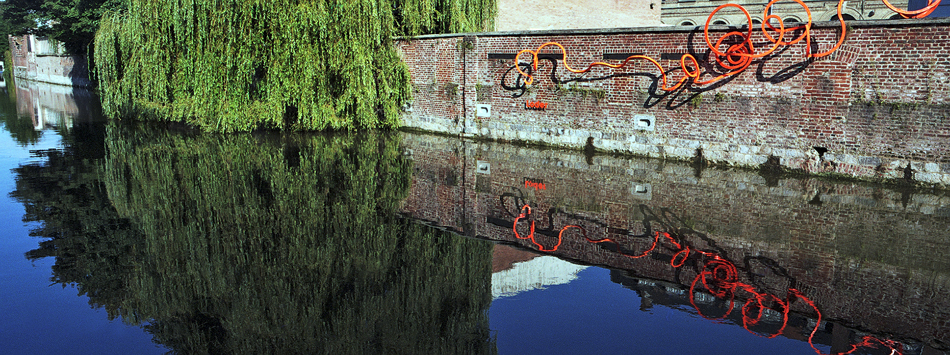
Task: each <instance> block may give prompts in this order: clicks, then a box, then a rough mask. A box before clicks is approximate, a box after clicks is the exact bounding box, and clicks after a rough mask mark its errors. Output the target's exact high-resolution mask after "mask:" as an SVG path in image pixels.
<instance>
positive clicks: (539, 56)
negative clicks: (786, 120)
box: [488, 26, 818, 110]
mask: <svg viewBox="0 0 950 355" xmlns="http://www.w3.org/2000/svg"><path fill="white" fill-rule="evenodd" d="M804 34H805V33H804V30H803V29H798V30H793V31H790V32H789V36H791V37H793V38H798V37H799V36H802V35H804ZM697 35H699V36H700V37H704V36H705V32H704V31H703V30H702V29H701V28H700V27H698V26H697V27H696V28H694V29H693V30H692V31H690V32H689V35H688V41H687V48H688V50H687V52H686V53H661V55H660V60H675V61H677V62H681V64H682V65H681V66H680V67H679V68H671V69H666V68H663V67H661V66H660V64H658V62H656V61H655V60H654V59H652V58H649V57H647V56H644V55H643V53H604V54H603V59H604V60H605V61H607V60H622V62H621V64H609V66H611V67H614V66H616V67H617V68H615V69H618V70H619V69H622V68H623V67H624V66H626V65H627V64H628V63H636V62H645V61H650V62H653V63H654V65H655V66H656V67H657V69H659V70H660V74H657V73H656V71H637V72H628V73H612V74H607V75H599V76H592V77H587V76H585V75H584V74H586V72H587V71H588V70H590V69H592V68H593V67H596V66H604V65H603V64H607V63H603V62H599V63H600V64H598V63H593V64H591V65H590V66H588V67H587V68H586V69H584V70H582V73H578V74H579V75H571V74H572V72H573V73H577V72H578V70H572V69H571V68H570V67H569V63H567V61H566V60H565V58H566V57H567V53H566V51H557V50H555V51H554V52H542V51H541V50H542V48H543V47H544V46H542V47H541V48H538V50H537V51H527V52H531V53H533V54H534V55H533V59H532V60H533V61H534V62H532V63H525V62H518V63H517V64H516V65H513V66H511V67H509V68H508V70H506V71H505V72H504V74H502V76H501V80H500V83H499V84H500V86H501V88H502V89H504V90H506V91H509V92H511V93H512V94H511V97H512V98H518V97H522V96H524V95H525V94H526V93H527V92H528V88H529V83H530V82H531V81H532V79H533V77H534V73H535V72H537V73H545V72H549V73H550V74H549V75H546V77H548V78H550V80H551V82H552V83H554V84H555V85H556V86H555V90H567V91H570V90H575V89H574V88H567V87H565V86H568V85H570V84H572V83H585V82H597V81H603V80H609V79H614V78H624V77H646V78H648V79H649V80H651V84H650V85H649V86H648V89H647V91H646V93H647V96H646V97H645V99H644V102H643V104H642V107H644V108H652V107H654V106H656V105H657V104H659V103H660V102H661V101H663V100H664V99H667V98H669V101H667V104H666V108H667V109H670V110H673V109H677V108H679V107H681V106H683V105H686V104H690V103H692V102H694V100H696V99H697V98H699V97H701V95H702V94H703V93H705V92H707V91H712V90H716V89H718V88H720V87H722V86H724V85H726V84H728V83H729V82H731V81H732V80H733V79H735V78H736V75H735V74H738V73H741V72H742V71H744V70H745V68H747V67H748V66H751V64H753V63H755V64H756V70H755V78H756V80H758V81H760V82H768V83H770V84H778V83H781V82H784V81H786V80H789V79H791V78H793V77H795V76H796V75H798V74H800V73H802V72H803V71H805V69H807V68H808V67H809V65H811V64H812V63H814V61H815V58H813V57H806V58H805V59H804V60H802V61H799V62H796V63H792V64H790V65H788V66H786V67H784V68H781V69H779V70H776V71H775V72H773V73H767V72H766V70H767V69H766V68H765V67H766V63H767V62H768V61H769V60H771V59H773V58H777V57H779V56H781V55H782V54H784V53H785V52H786V51H787V50H788V48H789V47H788V46H780V47H779V48H778V49H776V50H775V51H774V52H772V53H769V54H768V55H765V56H762V57H761V59H757V60H751V59H748V58H747V59H746V62H744V63H742V64H741V65H739V66H735V65H731V64H727V63H729V61H730V60H731V59H729V58H727V59H722V58H720V57H724V56H720V55H717V54H716V53H714V52H711V51H710V50H709V48H708V46H707V45H706V44H705V43H704V42H703V41H700V42H699V43H698V44H697V38H696V37H697ZM729 37H732V36H725V37H724V38H729ZM731 42H738V41H731ZM726 43H730V41H726ZM744 43H746V42H741V43H731V44H732V45H733V46H736V45H741V44H744ZM811 46H812V48H811V49H810V53H815V52H817V51H818V44H817V43H816V42H813V43H812V44H811ZM521 53H524V51H523V52H521ZM710 54H712V55H713V56H715V58H714V59H713V60H709V55H710ZM686 55H689V56H692V57H693V58H696V61H695V62H693V64H695V65H690V64H686V63H687V62H688V60H687V59H684V58H683V57H684V56H686ZM524 56H525V55H521V57H524ZM488 58H489V59H500V60H515V61H517V60H519V59H521V58H519V57H518V54H504V53H489V54H488ZM558 61H561V62H562V64H563V66H564V67H565V68H567V70H566V71H567V73H566V74H563V73H559V72H558V70H559V69H560V67H561V65H558ZM696 66H698V67H699V68H696ZM737 68H738V69H737ZM694 72H701V73H702V75H700V77H702V76H703V75H707V76H711V77H714V79H713V80H710V81H709V82H708V83H700V82H696V81H695V80H690V77H689V75H690V74H691V73H694ZM668 77H682V79H680V81H678V82H677V84H676V85H674V86H672V87H670V86H668V85H667V84H668V83H669V82H670V81H671V79H668ZM703 85H705V86H703Z"/></svg>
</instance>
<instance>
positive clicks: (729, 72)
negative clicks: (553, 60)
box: [515, 0, 941, 91]
mask: <svg viewBox="0 0 950 355" xmlns="http://www.w3.org/2000/svg"><path fill="white" fill-rule="evenodd" d="M779 1H781V0H771V1H770V2H769V3H768V5H766V6H765V10H764V12H763V14H762V17H763V21H762V33H763V34H764V35H765V37H766V38H767V39H768V40H769V41H770V42H772V47H771V48H769V49H768V50H766V51H763V52H760V53H757V52H756V49H755V46H754V44H753V43H752V28H753V26H752V17H751V16H750V15H749V12H748V11H746V9H745V8H744V7H742V6H740V5H736V4H723V5H720V6H718V7H716V9H715V10H713V11H712V12H711V13H710V14H709V16H708V17H707V18H706V24H705V26H704V28H703V38H704V39H705V41H706V45H707V46H708V47H709V51H710V52H711V53H712V54H714V56H713V58H714V60H715V62H716V64H717V65H719V66H720V67H722V68H724V69H726V72H725V73H722V74H719V75H716V76H713V77H712V78H710V79H708V80H700V78H701V77H702V75H703V73H701V72H700V69H699V63H698V62H697V60H696V58H695V57H694V56H693V55H691V54H684V55H683V56H682V57H681V58H680V68H681V69H682V70H683V74H684V76H683V78H681V79H680V80H678V81H677V82H676V84H674V85H672V86H671V85H669V80H668V79H667V77H666V73H667V70H666V69H665V68H663V66H662V65H661V64H660V63H659V62H657V61H656V60H655V59H653V58H651V57H649V56H645V55H632V56H629V57H627V58H626V59H625V60H624V61H623V63H620V64H610V63H605V62H594V63H591V64H590V65H588V66H587V67H586V68H584V69H574V68H572V67H571V66H570V65H568V63H567V50H566V49H565V48H564V46H562V45H561V44H560V43H557V42H547V43H544V44H542V45H541V46H540V47H538V48H537V49H535V50H530V49H524V50H521V51H519V52H518V54H517V55H516V56H515V63H520V61H519V60H520V59H521V55H522V54H525V53H530V54H531V68H532V69H533V70H534V71H537V70H538V53H540V52H541V50H542V49H544V48H545V47H549V46H553V47H558V48H559V49H560V50H561V55H562V57H561V62H562V63H564V67H565V68H566V69H567V70H568V71H570V72H572V73H578V74H580V73H586V72H588V71H590V70H591V69H593V68H594V67H608V68H613V69H620V68H623V67H624V66H626V65H627V63H630V62H631V61H633V60H640V59H642V60H646V61H649V62H650V63H651V64H653V66H654V67H656V69H657V70H658V71H659V72H660V78H661V80H662V83H661V85H660V88H661V89H662V90H664V91H675V90H677V89H679V88H681V87H683V85H684V84H685V85H709V84H713V83H715V82H718V81H720V80H723V79H725V78H727V77H730V76H734V75H737V74H739V73H742V72H743V71H745V69H746V68H748V67H749V65H751V64H752V61H753V59H758V58H762V57H765V56H768V55H770V54H772V53H774V52H775V51H776V50H777V49H778V48H779V47H781V46H790V45H794V44H796V43H798V42H801V41H802V40H804V41H805V44H806V46H805V57H807V58H821V57H825V56H828V55H830V54H832V53H834V52H835V51H837V50H838V48H840V47H841V44H842V43H844V37H845V34H846V33H847V25H846V24H845V21H844V16H843V14H842V8H843V7H844V2H845V0H838V7H837V14H838V16H837V17H838V22H840V24H841V34H840V35H839V36H838V41H837V42H836V43H835V45H834V46H833V47H831V49H829V50H827V51H825V52H821V53H811V50H812V49H811V42H812V38H811V37H812V36H811V26H812V16H811V10H810V9H809V8H808V6H807V5H805V3H804V2H802V0H791V1H795V2H796V3H798V4H799V5H801V6H802V8H804V9H805V13H806V14H807V17H808V21H807V22H806V23H805V24H802V25H799V26H795V27H791V28H785V23H784V22H783V20H782V18H781V17H779V16H778V15H775V14H771V13H770V9H771V8H772V5H774V4H775V3H777V2H779ZM882 1H883V2H884V4H885V5H886V6H887V7H888V8H889V9H891V10H892V11H894V12H896V13H898V14H900V15H901V16H902V17H904V18H923V17H926V16H927V15H929V14H930V13H932V12H933V11H934V10H936V8H937V6H939V5H940V1H941V0H928V4H927V6H926V7H924V8H923V9H920V10H914V11H907V10H901V9H898V8H896V7H894V6H893V5H891V3H890V2H888V0H882ZM729 7H734V8H737V9H739V10H741V11H742V13H743V14H744V15H745V17H746V21H747V23H748V26H747V27H748V32H739V31H731V32H728V33H726V34H724V35H722V36H721V37H720V38H719V39H718V40H717V41H716V43H715V44H713V42H712V40H711V39H710V38H709V25H710V22H711V21H712V19H713V17H714V16H715V15H716V13H717V12H719V11H720V10H723V9H725V8H729ZM772 20H775V21H776V22H777V23H778V28H776V27H775V26H774V25H772V23H771V22H772ZM799 30H801V31H802V34H801V35H799V36H798V37H796V38H795V39H792V40H788V41H786V40H785V34H786V33H793V32H795V31H799ZM770 32H774V33H776V36H773V35H772V34H771V33H770ZM736 36H738V37H740V38H741V39H742V40H741V41H740V42H739V43H736V44H732V45H730V46H729V47H728V49H726V50H725V51H721V50H720V49H719V48H720V47H721V46H722V45H723V42H725V41H726V40H727V39H729V38H733V37H736ZM690 66H692V68H693V69H690V68H691V67H690ZM515 69H516V70H517V71H518V73H519V74H521V75H522V76H524V77H525V78H526V79H525V84H527V85H531V84H532V83H533V82H534V76H532V75H531V74H528V73H526V72H525V71H523V70H521V66H520V65H515Z"/></svg>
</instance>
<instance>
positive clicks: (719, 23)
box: [712, 20, 728, 26]
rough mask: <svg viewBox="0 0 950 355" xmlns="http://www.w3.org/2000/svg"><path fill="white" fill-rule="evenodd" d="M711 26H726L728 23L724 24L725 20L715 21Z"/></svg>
mask: <svg viewBox="0 0 950 355" xmlns="http://www.w3.org/2000/svg"><path fill="white" fill-rule="evenodd" d="M712 24H713V25H720V26H725V25H728V23H726V20H716V21H713V23H712Z"/></svg>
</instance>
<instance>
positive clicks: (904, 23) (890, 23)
mask: <svg viewBox="0 0 950 355" xmlns="http://www.w3.org/2000/svg"><path fill="white" fill-rule="evenodd" d="M847 25H848V26H850V27H852V28H859V27H926V26H937V25H950V17H943V18H933V19H906V20H874V21H848V22H847ZM840 27H841V23H840V22H838V21H821V22H812V28H840ZM702 28H703V26H649V27H617V28H590V29H563V30H531V31H496V32H466V33H446V34H433V35H421V36H415V37H397V38H396V40H397V41H412V40H419V39H438V38H462V37H528V36H595V35H616V34H629V33H671V32H672V33H675V32H702ZM709 28H710V29H711V30H714V31H729V30H737V29H742V28H745V26H723V25H717V26H712V25H711V26H709Z"/></svg>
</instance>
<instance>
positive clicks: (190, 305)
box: [0, 81, 950, 355]
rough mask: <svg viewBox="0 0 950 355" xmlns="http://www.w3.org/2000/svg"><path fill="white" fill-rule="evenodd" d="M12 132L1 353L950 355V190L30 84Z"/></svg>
mask: <svg viewBox="0 0 950 355" xmlns="http://www.w3.org/2000/svg"><path fill="white" fill-rule="evenodd" d="M8 84H9V83H8ZM0 115H2V123H3V132H2V134H0V145H2V147H3V149H2V153H0V164H2V166H3V168H4V169H2V171H3V173H2V174H0V189H2V191H3V192H4V195H3V196H4V197H3V199H2V202H0V210H2V212H3V213H2V218H3V226H4V230H5V231H6V233H4V235H3V239H2V242H0V252H2V255H0V263H2V264H0V265H2V266H0V270H2V275H3V277H2V278H0V280H2V281H0V282H2V285H0V290H3V291H2V292H0V314H3V317H2V320H0V349H2V350H0V352H2V353H10V354H52V353H56V354H64V353H66V354H112V353H114V354H130V353H131V354H149V353H167V352H172V353H181V354H201V353H214V354H290V353H307V354H317V353H334V354H336V353H354V354H366V353H373V354H375V353H406V354H442V353H458V354H482V353H492V354H495V353H497V354H535V353H545V354H589V353H590V354H689V353H703V354H815V353H818V354H845V353H851V354H927V355H931V354H933V355H936V354H943V355H946V354H950V324H948V320H950V258H948V256H947V255H950V232H948V230H950V197H948V195H947V194H946V193H945V192H940V191H932V190H930V191H928V190H922V189H914V188H905V187H896V186H882V185H875V184H868V183H858V182H842V181H831V180H826V179H818V178H806V177H801V176H794V175H781V174H778V175H777V174H774V173H769V172H760V171H749V170H737V169H724V168H713V167H705V166H701V165H690V164H687V163H673V162H664V161H657V160H646V159H632V158H628V157H616V156H610V155H603V154H593V153H587V154H585V153H584V152H574V151H562V150H556V149H537V148H530V147H524V146H517V145H510V144H503V143H489V142H475V141H468V140H461V139H457V138H448V137H442V136H432V135H425V134H420V133H410V132H389V133H378V132H363V133H353V132H350V133H334V134H316V133H309V134H290V133H283V134H282V133H263V132H255V133H246V134H229V135H210V134H202V133H200V132H195V131H192V130H190V129H189V128H187V127H184V126H178V125H157V124H148V123H136V122H128V121H122V122H119V121H112V120H105V119H103V118H102V117H101V113H100V111H99V106H98V101H97V98H96V97H95V95H94V94H92V93H90V92H87V91H83V90H80V89H72V88H64V87H58V86H51V85H45V84H40V83H31V82H23V81H21V82H18V83H16V84H10V85H8V86H6V87H5V88H0Z"/></svg>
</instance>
